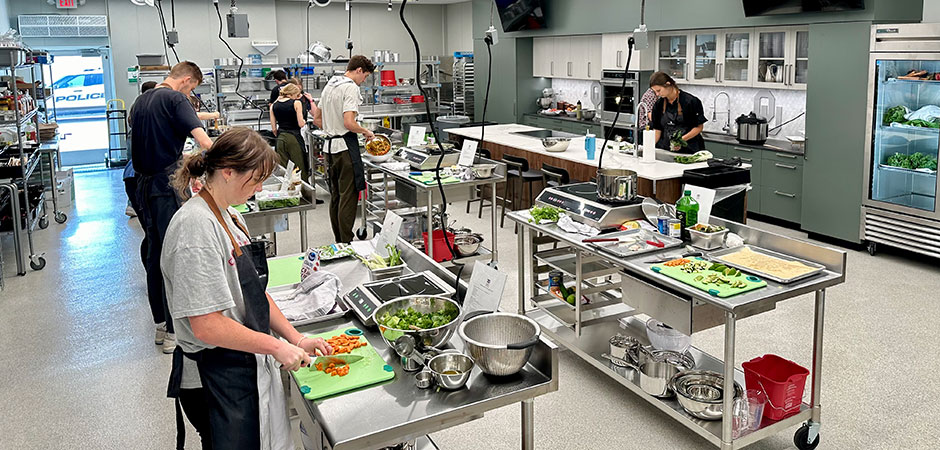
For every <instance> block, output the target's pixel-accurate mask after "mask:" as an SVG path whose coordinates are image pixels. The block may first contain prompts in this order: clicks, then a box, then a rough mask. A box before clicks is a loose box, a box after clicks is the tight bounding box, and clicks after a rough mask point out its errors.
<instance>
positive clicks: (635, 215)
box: [535, 182, 645, 230]
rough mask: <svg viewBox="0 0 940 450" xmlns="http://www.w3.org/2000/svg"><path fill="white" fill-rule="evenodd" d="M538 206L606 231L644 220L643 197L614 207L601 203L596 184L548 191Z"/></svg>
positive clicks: (551, 188) (538, 199)
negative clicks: (551, 207) (548, 207)
mask: <svg viewBox="0 0 940 450" xmlns="http://www.w3.org/2000/svg"><path fill="white" fill-rule="evenodd" d="M535 201H536V203H540V204H542V205H548V206H554V207H556V208H559V209H561V210H562V211H565V213H567V214H568V216H570V217H571V219H572V220H575V221H578V222H581V223H585V224H588V225H590V226H592V227H596V228H599V229H601V230H606V229H610V228H616V227H619V226H620V225H622V224H623V223H624V222H626V221H629V220H638V219H643V218H644V217H645V216H644V215H643V208H642V203H643V197H640V196H637V197H636V198H635V199H633V200H631V201H629V202H622V203H612V202H607V201H604V200H601V199H600V198H599V197H598V195H597V185H596V184H594V183H590V182H588V183H574V184H566V185H563V186H556V187H549V188H546V189H545V190H543V191H542V193H540V194H539V196H538V197H537V198H536V199H535Z"/></svg>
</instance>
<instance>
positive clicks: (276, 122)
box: [268, 83, 310, 181]
mask: <svg viewBox="0 0 940 450" xmlns="http://www.w3.org/2000/svg"><path fill="white" fill-rule="evenodd" d="M303 108H304V107H303V104H301V102H300V88H298V87H297V86H295V85H294V84H291V83H289V84H286V85H284V87H282V88H281V96H280V97H278V99H277V101H276V102H274V103H271V106H270V107H269V108H268V114H269V117H270V119H271V132H272V133H274V135H275V136H277V144H275V146H274V148H275V149H276V150H277V154H278V156H280V157H281V165H282V166H284V167H287V163H288V161H292V162H293V163H294V167H296V168H297V169H300V176H301V177H302V179H303V180H305V181H307V180H309V179H310V172H309V171H308V170H307V157H306V152H304V138H303V136H301V135H300V130H302V129H303V127H304V125H306V123H305V122H304V117H303Z"/></svg>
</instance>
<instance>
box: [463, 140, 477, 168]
mask: <svg viewBox="0 0 940 450" xmlns="http://www.w3.org/2000/svg"><path fill="white" fill-rule="evenodd" d="M479 145H480V143H479V142H477V141H474V140H472V139H464V140H463V148H461V149H460V159H459V160H458V161H457V165H458V166H461V167H470V166H472V165H473V158H474V157H475V156H476V154H477V146H479Z"/></svg>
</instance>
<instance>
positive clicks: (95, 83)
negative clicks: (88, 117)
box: [52, 69, 105, 109]
mask: <svg viewBox="0 0 940 450" xmlns="http://www.w3.org/2000/svg"><path fill="white" fill-rule="evenodd" d="M52 87H53V89H54V90H53V94H54V95H55V100H54V102H55V107H56V109H73V108H103V107H104V106H105V97H104V75H103V74H102V72H101V69H87V70H85V71H84V72H82V73H79V74H73V75H66V76H64V77H62V78H59V79H58V80H57V81H56V82H55V83H53V84H52Z"/></svg>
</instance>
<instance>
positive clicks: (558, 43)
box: [552, 36, 573, 78]
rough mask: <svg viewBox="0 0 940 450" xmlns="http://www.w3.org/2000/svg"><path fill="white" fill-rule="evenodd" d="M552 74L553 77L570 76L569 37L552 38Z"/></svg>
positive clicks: (571, 70)
mask: <svg viewBox="0 0 940 450" xmlns="http://www.w3.org/2000/svg"><path fill="white" fill-rule="evenodd" d="M552 41H553V42H552V45H553V46H554V50H553V51H552V76H554V77H555V78H572V75H571V74H572V73H573V69H572V67H571V38H570V37H568V36H560V37H553V38H552Z"/></svg>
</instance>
